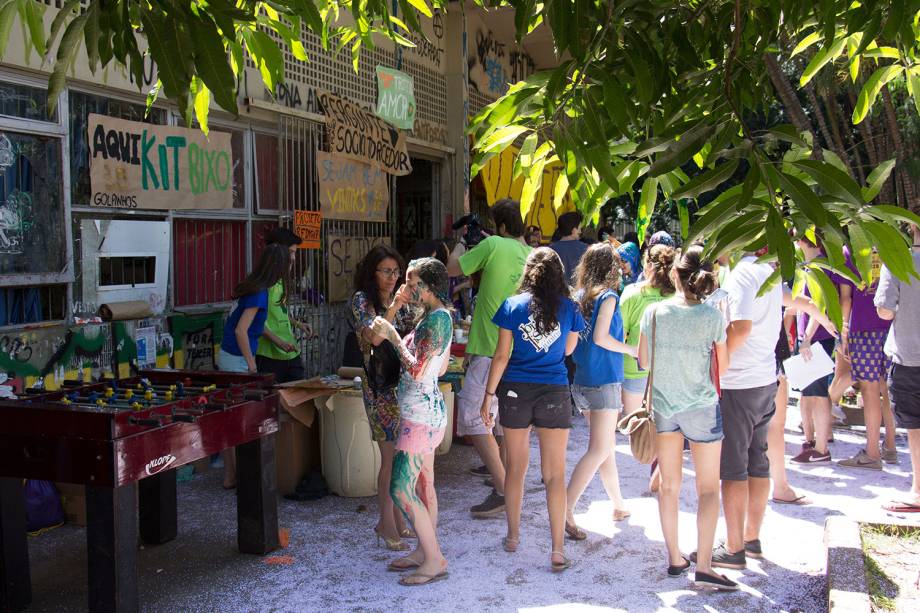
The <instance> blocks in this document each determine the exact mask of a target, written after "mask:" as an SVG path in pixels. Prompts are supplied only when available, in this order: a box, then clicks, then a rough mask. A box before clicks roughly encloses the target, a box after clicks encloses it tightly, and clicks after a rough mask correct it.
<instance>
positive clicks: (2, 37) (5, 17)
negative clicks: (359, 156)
mask: <svg viewBox="0 0 920 613" xmlns="http://www.w3.org/2000/svg"><path fill="white" fill-rule="evenodd" d="M71 1H73V0H71ZM17 7H18V2H17V0H7V2H6V4H4V5H3V7H2V8H0V49H6V48H7V47H6V45H7V43H8V42H9V40H10V29H11V28H12V27H13V22H14V21H15V16H16V9H17Z"/></svg>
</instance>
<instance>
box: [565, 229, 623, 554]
mask: <svg viewBox="0 0 920 613" xmlns="http://www.w3.org/2000/svg"><path fill="white" fill-rule="evenodd" d="M620 266H621V261H620V256H619V255H617V251H616V248H615V247H614V246H613V245H612V244H610V243H597V244H595V245H591V247H590V248H589V249H588V251H586V252H585V254H584V255H583V256H582V258H581V262H579V264H578V267H577V268H576V269H575V290H576V291H575V299H576V301H577V302H578V306H579V308H580V309H581V314H582V315H583V316H584V318H585V321H588V322H590V323H589V324H588V326H587V327H586V328H585V329H584V330H582V332H581V335H580V337H579V339H578V347H576V348H575V354H574V356H573V357H574V359H575V382H574V384H573V385H572V399H573V400H574V401H575V407H576V408H577V409H578V410H579V411H581V412H582V413H584V415H585V417H586V418H587V419H588V425H589V427H590V429H591V435H590V439H589V441H588V449H587V450H586V451H585V454H584V455H583V456H582V458H581V459H580V460H579V461H578V464H577V465H576V466H575V470H574V471H573V472H572V477H571V479H570V480H569V487H568V490H567V496H566V500H567V512H566V520H565V532H566V534H568V535H569V537H570V538H572V539H573V540H576V541H582V540H584V539H586V538H587V535H586V534H585V532H584V530H582V529H580V528H579V527H578V526H577V525H576V524H575V515H574V512H575V505H577V504H578V499H579V498H580V497H581V495H582V493H584V491H585V488H586V487H587V486H588V483H589V482H590V481H591V479H593V478H594V474H595V473H596V472H598V469H600V473H601V482H602V483H603V484H604V489H605V490H607V496H609V497H610V502H611V503H613V520H614V521H622V520H624V519H626V518H627V517H629V515H630V513H629V511H627V510H626V505H625V504H624V503H623V496H622V495H621V494H620V478H619V475H618V474H617V462H616V453H615V449H614V448H615V444H616V428H617V417H618V416H619V414H620V410H622V408H623V399H622V390H621V388H622V385H623V354H624V353H625V354H627V355H630V356H632V357H636V356H637V355H638V354H639V350H638V348H637V347H634V346H632V345H628V344H626V343H625V342H623V339H624V332H623V317H622V315H620V297H619V296H618V295H617V293H616V291H615V289H616V288H618V287H619V286H620Z"/></svg>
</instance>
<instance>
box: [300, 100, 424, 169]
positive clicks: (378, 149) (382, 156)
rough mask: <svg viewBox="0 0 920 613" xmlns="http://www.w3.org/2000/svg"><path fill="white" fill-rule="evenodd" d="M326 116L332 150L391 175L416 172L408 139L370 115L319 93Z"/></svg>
mask: <svg viewBox="0 0 920 613" xmlns="http://www.w3.org/2000/svg"><path fill="white" fill-rule="evenodd" d="M317 97H318V99H319V103H320V106H321V107H322V109H323V113H324V114H325V116H326V134H327V135H328V138H329V150H330V151H331V152H332V153H335V154H337V155H339V156H342V157H347V158H351V159H353V160H358V161H359V162H366V163H368V164H372V165H374V166H376V167H378V168H380V169H381V170H383V171H384V172H388V173H390V174H391V175H396V176H403V175H407V174H409V173H410V172H412V163H411V162H410V161H409V151H408V149H406V135H405V133H404V132H401V131H400V130H398V129H397V128H395V127H393V126H391V125H390V124H388V123H387V122H385V121H384V120H382V119H380V118H379V117H377V116H376V115H374V114H373V113H371V112H370V111H366V110H364V109H362V108H361V107H360V106H358V105H357V104H355V103H354V102H351V101H350V100H346V99H345V98H340V97H339V96H336V95H335V94H331V93H329V92H327V91H322V90H317Z"/></svg>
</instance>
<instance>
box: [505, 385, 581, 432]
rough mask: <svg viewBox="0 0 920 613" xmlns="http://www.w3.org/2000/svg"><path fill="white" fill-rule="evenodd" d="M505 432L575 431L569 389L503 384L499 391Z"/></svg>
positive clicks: (557, 386)
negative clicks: (521, 429)
mask: <svg viewBox="0 0 920 613" xmlns="http://www.w3.org/2000/svg"><path fill="white" fill-rule="evenodd" d="M496 396H497V397H498V423H500V424H501V426H502V428H527V427H528V426H535V427H537V428H571V427H572V395H571V394H570V393H569V386H568V385H552V384H547V383H519V382H516V381H502V382H501V383H499V384H498V389H497V390H496Z"/></svg>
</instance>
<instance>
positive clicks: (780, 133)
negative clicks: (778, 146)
mask: <svg viewBox="0 0 920 613" xmlns="http://www.w3.org/2000/svg"><path fill="white" fill-rule="evenodd" d="M767 132H769V133H770V134H772V135H773V136H775V137H776V138H778V139H780V140H784V141H786V142H788V143H792V144H793V145H796V146H797V147H801V148H802V149H810V148H811V147H809V145H808V143H806V142H805V139H803V138H802V135H801V134H799V131H798V130H797V129H796V127H795V126H793V125H791V124H782V125H779V126H774V127H773V128H770V129H769V130H767Z"/></svg>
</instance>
